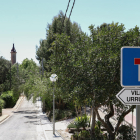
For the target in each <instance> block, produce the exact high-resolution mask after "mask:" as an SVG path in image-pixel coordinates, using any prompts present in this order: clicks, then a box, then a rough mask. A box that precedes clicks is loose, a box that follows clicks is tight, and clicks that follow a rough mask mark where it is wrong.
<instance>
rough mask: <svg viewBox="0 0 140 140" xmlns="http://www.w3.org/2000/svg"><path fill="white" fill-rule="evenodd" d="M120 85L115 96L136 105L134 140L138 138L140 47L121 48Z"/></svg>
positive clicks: (139, 128) (139, 127)
mask: <svg viewBox="0 0 140 140" xmlns="http://www.w3.org/2000/svg"><path fill="white" fill-rule="evenodd" d="M121 86H122V87H123V89H122V90H121V91H120V92H119V93H118V94H117V95H116V97H117V98H118V99H119V100H120V101H121V102H122V103H123V104H126V105H136V140H140V133H138V132H139V131H140V120H139V117H140V47H122V48H121Z"/></svg>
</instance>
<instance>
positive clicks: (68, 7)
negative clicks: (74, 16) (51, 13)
mask: <svg viewBox="0 0 140 140" xmlns="http://www.w3.org/2000/svg"><path fill="white" fill-rule="evenodd" d="M70 1H71V0H69V2H68V5H67V9H66V12H65V16H64V19H63V21H62V26H64V20H65V18H66V13H67V11H68V8H69V3H70ZM74 4H75V0H74V2H73V5H72V8H71V11H70V14H69V18H68V20H69V19H70V16H71V13H72V10H73V7H74Z"/></svg>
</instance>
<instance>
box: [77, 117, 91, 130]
mask: <svg viewBox="0 0 140 140" xmlns="http://www.w3.org/2000/svg"><path fill="white" fill-rule="evenodd" d="M88 123H89V118H88V116H87V115H86V114H85V115H83V116H82V117H81V116H79V117H76V119H75V120H74V124H75V126H76V128H77V129H79V128H80V127H83V129H85V127H86V126H88Z"/></svg>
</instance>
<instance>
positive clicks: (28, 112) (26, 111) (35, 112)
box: [13, 110, 38, 114]
mask: <svg viewBox="0 0 140 140" xmlns="http://www.w3.org/2000/svg"><path fill="white" fill-rule="evenodd" d="M13 112H14V113H20V114H37V113H38V111H31V110H25V111H13Z"/></svg>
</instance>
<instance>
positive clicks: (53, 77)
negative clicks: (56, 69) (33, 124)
mask: <svg viewBox="0 0 140 140" xmlns="http://www.w3.org/2000/svg"><path fill="white" fill-rule="evenodd" d="M57 79H58V76H57V75H56V74H52V75H51V77H50V80H51V81H52V82H53V83H54V82H55V81H56V80H57ZM53 134H54V135H55V95H54V90H53Z"/></svg>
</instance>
